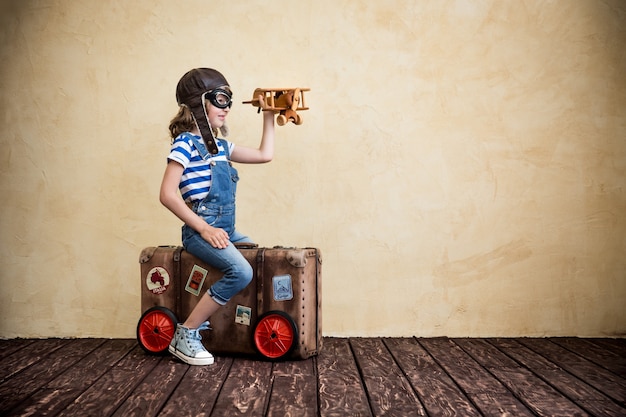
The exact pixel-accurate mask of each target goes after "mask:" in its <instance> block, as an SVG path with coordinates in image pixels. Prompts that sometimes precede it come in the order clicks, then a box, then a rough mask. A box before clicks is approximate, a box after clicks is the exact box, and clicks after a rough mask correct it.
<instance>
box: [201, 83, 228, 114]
mask: <svg viewBox="0 0 626 417" xmlns="http://www.w3.org/2000/svg"><path fill="white" fill-rule="evenodd" d="M204 98H205V99H206V100H209V102H210V103H211V104H212V105H214V106H215V107H217V108H220V109H225V108H227V107H228V108H230V107H231V106H232V105H233V100H232V98H233V95H232V94H231V93H230V92H228V91H227V90H224V89H223V88H216V89H214V90H211V91H207V92H206V93H204Z"/></svg>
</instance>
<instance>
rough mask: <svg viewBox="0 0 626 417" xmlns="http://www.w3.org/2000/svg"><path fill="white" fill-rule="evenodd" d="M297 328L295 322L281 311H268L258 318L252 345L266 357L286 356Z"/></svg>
mask: <svg viewBox="0 0 626 417" xmlns="http://www.w3.org/2000/svg"><path fill="white" fill-rule="evenodd" d="M297 336H298V330H297V328H296V323H295V322H294V321H293V319H292V318H291V317H290V316H289V314H287V313H285V312H283V311H269V312H267V313H265V314H263V315H262V316H261V317H260V318H259V322H258V323H257V325H256V326H255V328H254V346H255V347H256V349H257V350H258V351H259V353H260V354H261V355H263V356H265V357H266V358H268V359H280V358H283V357H285V356H287V355H288V354H289V353H291V351H292V350H293V348H294V347H296V339H297Z"/></svg>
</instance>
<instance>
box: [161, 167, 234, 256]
mask: <svg viewBox="0 0 626 417" xmlns="http://www.w3.org/2000/svg"><path fill="white" fill-rule="evenodd" d="M183 171H184V168H183V166H182V165H181V164H179V163H178V162H175V161H169V162H168V164H167V167H166V168H165V174H163V181H162V182H161V190H160V193H159V200H160V201H161V204H163V205H164V206H165V207H167V208H168V209H169V210H170V211H171V212H172V213H174V214H175V215H176V217H178V218H179V219H181V220H182V221H183V222H185V224H186V225H187V226H189V227H191V228H192V229H193V230H195V231H196V232H198V233H199V234H200V236H202V238H203V239H204V240H206V241H207V242H209V244H211V246H213V247H214V248H218V249H224V248H225V247H227V246H228V243H229V239H228V233H226V232H225V231H224V230H223V229H219V228H216V227H213V226H210V225H209V224H208V223H207V222H205V221H204V220H203V219H202V218H201V217H200V216H198V215H197V214H196V213H194V212H193V210H191V209H190V208H189V207H187V204H185V202H184V201H183V199H182V197H181V196H180V194H179V192H178V184H179V183H180V178H181V177H182V175H183Z"/></svg>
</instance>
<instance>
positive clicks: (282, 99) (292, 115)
mask: <svg viewBox="0 0 626 417" xmlns="http://www.w3.org/2000/svg"><path fill="white" fill-rule="evenodd" d="M309 90H310V89H309V88H257V89H256V90H254V93H253V94H252V100H250V101H244V102H243V103H244V104H252V105H253V106H255V107H258V108H259V111H261V110H270V111H274V112H277V113H279V115H278V117H277V118H276V123H278V125H279V126H283V125H285V124H287V122H293V123H294V124H296V125H301V124H302V117H301V116H300V115H299V114H298V113H296V112H298V111H300V110H308V109H309V108H308V107H306V106H305V104H304V92H305V91H309ZM259 97H262V98H263V102H262V101H261V100H260V99H259Z"/></svg>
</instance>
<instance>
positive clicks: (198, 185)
mask: <svg viewBox="0 0 626 417" xmlns="http://www.w3.org/2000/svg"><path fill="white" fill-rule="evenodd" d="M191 135H192V134H191V133H181V134H180V135H178V137H176V139H174V143H173V144H172V149H171V151H170V154H169V155H168V157H167V159H168V161H175V162H178V163H179V164H181V165H182V166H183V168H185V170H184V171H183V175H182V178H181V180H180V184H179V185H178V188H179V189H180V193H181V195H182V196H183V200H185V202H188V203H189V202H192V201H195V200H202V199H203V198H205V197H206V196H207V195H209V189H210V188H211V164H210V163H209V161H211V160H212V161H227V160H228V158H227V156H226V152H225V150H224V147H223V146H222V143H221V142H220V141H219V140H217V141H216V142H217V148H218V150H219V152H218V154H217V155H215V156H212V157H211V158H210V160H209V161H205V160H203V159H202V157H201V156H200V152H198V150H197V149H196V147H195V146H194V144H193V142H192V140H191V137H190V136H191ZM195 137H196V138H197V139H198V140H199V141H200V143H202V137H200V136H197V135H195ZM227 143H228V149H229V154H232V152H233V149H234V148H235V144H234V143H232V142H227Z"/></svg>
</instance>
